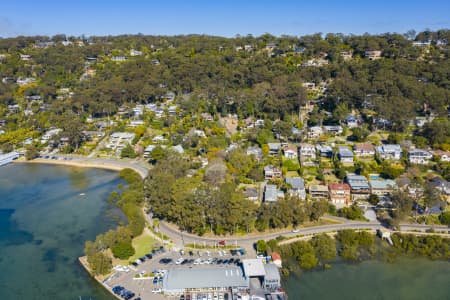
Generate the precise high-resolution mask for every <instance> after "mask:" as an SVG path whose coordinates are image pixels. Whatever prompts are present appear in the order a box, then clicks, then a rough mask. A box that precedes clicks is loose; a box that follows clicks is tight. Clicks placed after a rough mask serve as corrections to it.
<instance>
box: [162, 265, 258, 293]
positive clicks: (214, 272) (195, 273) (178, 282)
mask: <svg viewBox="0 0 450 300" xmlns="http://www.w3.org/2000/svg"><path fill="white" fill-rule="evenodd" d="M248 285H249V283H248V280H247V279H246V278H245V277H244V275H243V272H242V269H241V268H239V267H225V268H223V267H214V268H203V267H198V268H173V269H170V270H169V272H168V273H167V275H166V278H165V280H164V281H163V289H164V290H165V291H173V290H183V289H187V288H197V289H202V288H229V287H248Z"/></svg>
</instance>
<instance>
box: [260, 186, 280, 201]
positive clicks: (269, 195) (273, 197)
mask: <svg viewBox="0 0 450 300" xmlns="http://www.w3.org/2000/svg"><path fill="white" fill-rule="evenodd" d="M282 198H284V193H283V191H280V190H279V189H278V188H277V186H276V185H274V184H266V186H265V187H264V202H267V203H270V202H276V201H278V199H282Z"/></svg>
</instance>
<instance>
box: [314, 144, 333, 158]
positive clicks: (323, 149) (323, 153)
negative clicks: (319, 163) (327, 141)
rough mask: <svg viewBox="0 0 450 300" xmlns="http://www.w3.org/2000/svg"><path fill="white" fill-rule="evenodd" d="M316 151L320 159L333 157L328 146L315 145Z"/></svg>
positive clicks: (331, 150)
mask: <svg viewBox="0 0 450 300" xmlns="http://www.w3.org/2000/svg"><path fill="white" fill-rule="evenodd" d="M316 150H317V151H318V152H319V154H320V157H326V158H331V157H332V156H333V148H331V147H330V146H328V145H317V146H316Z"/></svg>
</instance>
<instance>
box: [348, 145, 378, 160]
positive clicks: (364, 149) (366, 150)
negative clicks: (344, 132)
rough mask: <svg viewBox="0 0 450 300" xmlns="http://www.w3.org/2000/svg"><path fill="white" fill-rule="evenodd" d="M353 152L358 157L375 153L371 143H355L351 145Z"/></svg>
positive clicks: (370, 155) (371, 155)
mask: <svg viewBox="0 0 450 300" xmlns="http://www.w3.org/2000/svg"><path fill="white" fill-rule="evenodd" d="M353 152H354V153H355V155H356V156H358V157H373V156H374V155H375V147H374V146H373V145H372V144H366V143H363V144H357V145H355V146H353Z"/></svg>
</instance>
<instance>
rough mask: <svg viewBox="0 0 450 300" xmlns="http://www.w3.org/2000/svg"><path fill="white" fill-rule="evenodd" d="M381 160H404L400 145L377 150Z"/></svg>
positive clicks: (383, 146) (382, 146) (385, 146)
mask: <svg viewBox="0 0 450 300" xmlns="http://www.w3.org/2000/svg"><path fill="white" fill-rule="evenodd" d="M375 152H376V153H377V154H378V155H379V156H380V158H381V159H392V160H399V159H400V158H402V148H401V147H400V145H398V144H386V145H381V146H378V147H376V148H375Z"/></svg>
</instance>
